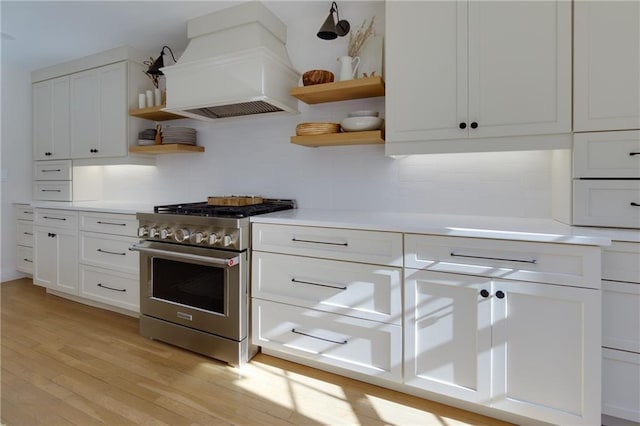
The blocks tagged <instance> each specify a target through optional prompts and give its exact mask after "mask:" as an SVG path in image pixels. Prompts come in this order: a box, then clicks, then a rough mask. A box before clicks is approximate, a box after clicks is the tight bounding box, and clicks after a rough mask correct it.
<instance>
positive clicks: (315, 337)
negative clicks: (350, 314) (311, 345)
mask: <svg viewBox="0 0 640 426" xmlns="http://www.w3.org/2000/svg"><path fill="white" fill-rule="evenodd" d="M291 332H292V333H295V334H301V335H303V336H307V337H311V338H313V339H318V340H322V341H325V342H331V343H337V344H338V345H346V344H347V341H346V340H343V341H342V342H339V341H337V340H331V339H326V338H324V337H318V336H314V335H313V334H308V333H303V332H301V331H298V330H296V329H295V328H292V329H291Z"/></svg>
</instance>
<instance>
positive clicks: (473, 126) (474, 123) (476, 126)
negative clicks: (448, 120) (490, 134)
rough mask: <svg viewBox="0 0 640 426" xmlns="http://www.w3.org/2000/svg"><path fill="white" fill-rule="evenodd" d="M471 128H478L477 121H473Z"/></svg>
mask: <svg viewBox="0 0 640 426" xmlns="http://www.w3.org/2000/svg"><path fill="white" fill-rule="evenodd" d="M471 128H472V129H477V128H478V123H476V122H475V121H474V122H473V123H471Z"/></svg>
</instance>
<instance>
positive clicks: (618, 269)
mask: <svg viewBox="0 0 640 426" xmlns="http://www.w3.org/2000/svg"><path fill="white" fill-rule="evenodd" d="M602 278H603V279H605V280H612V281H626V282H631V283H640V243H629V242H623V241H613V242H612V243H611V245H610V246H607V247H602Z"/></svg>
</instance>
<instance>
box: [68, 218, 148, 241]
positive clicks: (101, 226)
mask: <svg viewBox="0 0 640 426" xmlns="http://www.w3.org/2000/svg"><path fill="white" fill-rule="evenodd" d="M80 229H81V230H83V231H92V232H103V233H105V234H115V235H124V236H129V237H135V236H137V235H138V220H137V219H136V216H135V215H132V214H118V213H96V212H80Z"/></svg>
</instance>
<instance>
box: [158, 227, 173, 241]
mask: <svg viewBox="0 0 640 426" xmlns="http://www.w3.org/2000/svg"><path fill="white" fill-rule="evenodd" d="M170 236H171V229H167V228H164V229H161V230H160V239H161V240H166V239H167V238H169V237H170Z"/></svg>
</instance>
